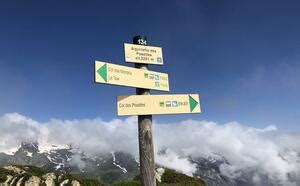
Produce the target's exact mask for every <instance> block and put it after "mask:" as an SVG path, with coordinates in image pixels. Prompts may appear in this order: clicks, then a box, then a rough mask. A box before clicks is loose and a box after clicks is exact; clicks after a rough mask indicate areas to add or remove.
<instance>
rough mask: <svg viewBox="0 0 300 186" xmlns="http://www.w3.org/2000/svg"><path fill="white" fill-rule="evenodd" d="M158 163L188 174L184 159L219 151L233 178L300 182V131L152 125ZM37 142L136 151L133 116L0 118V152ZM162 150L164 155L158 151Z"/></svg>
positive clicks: (196, 123)
mask: <svg viewBox="0 0 300 186" xmlns="http://www.w3.org/2000/svg"><path fill="white" fill-rule="evenodd" d="M153 130H154V131H153V134H154V143H155V151H156V162H157V163H159V164H161V165H164V166H166V167H170V168H174V169H177V170H180V171H182V172H184V173H186V174H189V175H191V174H192V173H193V172H194V171H195V165H194V164H192V163H190V162H189V161H188V160H187V159H185V158H184V157H186V156H190V157H199V156H202V157H207V156H213V155H214V154H215V153H218V154H221V155H223V156H224V157H225V158H226V159H227V160H228V162H229V165H227V164H226V165H225V164H223V165H222V166H221V171H222V173H223V174H224V175H227V176H229V177H236V176H238V175H239V173H240V171H241V170H255V172H256V175H255V176H254V177H253V181H255V182H259V181H260V176H259V175H267V177H268V178H269V179H271V180H274V182H276V183H281V184H284V185H288V184H292V182H291V181H290V180H291V179H290V178H292V180H296V179H297V180H300V178H299V175H300V169H299V166H300V164H299V162H300V158H299V154H300V134H284V133H281V132H280V131H278V129H277V128H276V127H275V126H273V125H271V126H268V127H266V128H263V129H259V128H251V127H245V126H242V125H240V124H239V123H237V122H231V123H225V124H222V125H221V124H217V123H215V122H208V121H192V120H187V121H183V122H180V123H174V124H159V123H154V126H153ZM25 140H30V141H32V140H36V141H38V142H39V143H40V145H47V144H57V145H65V144H72V145H75V146H77V147H79V148H80V149H82V150H83V151H85V152H87V153H89V154H90V155H93V154H95V153H104V152H116V151H124V152H129V153H132V154H133V155H135V156H137V154H138V141H137V140H138V136H137V118H136V117H129V118H127V119H125V120H120V119H114V120H111V121H109V122H105V121H103V120H101V119H100V118H96V119H85V120H58V119H53V120H50V121H49V122H46V123H39V122H37V121H34V120H32V119H30V118H28V117H25V116H22V115H20V114H17V113H12V114H5V115H3V116H1V117H0V151H6V150H8V149H13V148H15V147H17V146H18V145H19V144H20V142H21V141H25ZM161 150H165V152H166V153H165V154H160V153H159V152H160V151H161Z"/></svg>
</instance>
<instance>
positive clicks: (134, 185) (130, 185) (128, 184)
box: [113, 180, 140, 186]
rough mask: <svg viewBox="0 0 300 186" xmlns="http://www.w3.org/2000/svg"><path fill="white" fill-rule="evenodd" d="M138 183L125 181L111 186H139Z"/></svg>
mask: <svg viewBox="0 0 300 186" xmlns="http://www.w3.org/2000/svg"><path fill="white" fill-rule="evenodd" d="M139 185H140V184H139V182H137V181H134V180H126V181H122V182H119V183H115V184H113V186H139Z"/></svg>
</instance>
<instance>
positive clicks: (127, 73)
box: [95, 61, 169, 91]
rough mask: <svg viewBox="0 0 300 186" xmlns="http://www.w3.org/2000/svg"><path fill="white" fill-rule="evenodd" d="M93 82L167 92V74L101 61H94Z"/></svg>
mask: <svg viewBox="0 0 300 186" xmlns="http://www.w3.org/2000/svg"><path fill="white" fill-rule="evenodd" d="M95 81H96V82H97V83H106V84H112V85H122V86H129V87H136V88H145V89H153V90H161V91H169V78H168V74H165V73H160V72H154V71H149V70H143V69H137V68H132V67H126V66H121V65H115V64H111V63H106V62H101V61H95Z"/></svg>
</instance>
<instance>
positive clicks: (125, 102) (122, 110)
mask: <svg viewBox="0 0 300 186" xmlns="http://www.w3.org/2000/svg"><path fill="white" fill-rule="evenodd" d="M117 108H118V109H117V111H118V116H128V115H151V114H184V113H200V112H201V109H200V101H199V95H198V94H173V95H172V94H167V95H132V96H118V103H117Z"/></svg>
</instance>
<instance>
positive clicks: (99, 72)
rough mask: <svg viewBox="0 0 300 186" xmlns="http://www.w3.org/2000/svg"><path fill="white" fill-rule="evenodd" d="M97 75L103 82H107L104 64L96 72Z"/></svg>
mask: <svg viewBox="0 0 300 186" xmlns="http://www.w3.org/2000/svg"><path fill="white" fill-rule="evenodd" d="M97 73H98V74H99V75H100V76H101V77H102V78H103V80H104V81H105V82H107V65H106V64H104V65H103V66H102V67H100V68H99V69H98V70H97Z"/></svg>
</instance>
